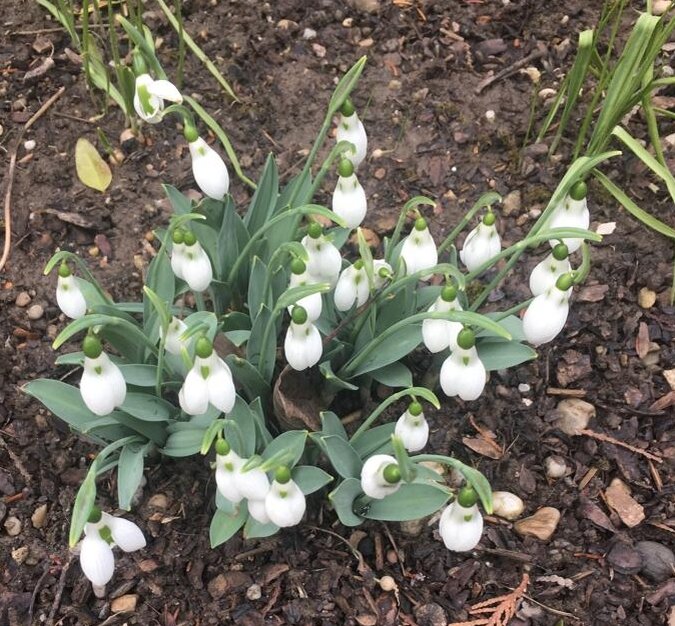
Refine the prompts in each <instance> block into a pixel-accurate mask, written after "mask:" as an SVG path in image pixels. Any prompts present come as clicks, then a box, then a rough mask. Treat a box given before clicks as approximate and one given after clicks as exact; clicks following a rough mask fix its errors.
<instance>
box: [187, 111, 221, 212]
mask: <svg viewBox="0 0 675 626" xmlns="http://www.w3.org/2000/svg"><path fill="white" fill-rule="evenodd" d="M183 134H184V135H185V139H187V142H188V148H189V149H190V156H191V157H192V175H193V176H194V178H195V182H196V183H197V186H198V187H199V189H201V191H202V193H203V194H205V195H207V196H208V197H209V198H213V199H214V200H222V199H223V198H224V197H225V194H226V193H227V192H228V190H229V188H230V175H229V174H228V172H227V165H225V161H223V159H222V157H221V156H220V155H219V154H218V153H217V152H216V151H215V150H214V149H213V148H212V147H211V146H209V144H207V143H206V142H205V141H204V140H203V139H202V138H201V137H200V136H199V135H198V133H197V129H196V128H195V127H194V126H191V125H189V124H186V125H185V131H184V133H183Z"/></svg>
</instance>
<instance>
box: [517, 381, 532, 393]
mask: <svg viewBox="0 0 675 626" xmlns="http://www.w3.org/2000/svg"><path fill="white" fill-rule="evenodd" d="M529 390H530V386H529V385H528V384H527V383H520V385H518V391H520V393H527V392H528V391H529Z"/></svg>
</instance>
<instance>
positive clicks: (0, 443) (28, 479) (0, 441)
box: [0, 435, 33, 502]
mask: <svg viewBox="0 0 675 626" xmlns="http://www.w3.org/2000/svg"><path fill="white" fill-rule="evenodd" d="M0 447H2V448H4V449H5V450H6V452H7V454H8V455H9V458H10V459H12V463H14V467H16V469H17V470H18V472H19V474H21V477H22V478H23V480H24V482H25V483H26V485H30V484H31V483H32V482H33V477H32V476H31V475H30V473H29V472H28V470H27V469H26V466H25V465H24V464H23V462H22V461H21V459H20V458H19V457H18V456H17V455H16V454H15V453H14V451H13V450H12V449H11V448H10V447H9V446H8V445H7V442H6V441H5V439H4V437H3V436H2V435H0ZM18 496H19V494H14V497H13V498H14V500H13V501H16V500H20V499H21V497H23V495H22V496H21V497H18ZM10 497H12V496H10ZM5 502H9V500H7V499H5Z"/></svg>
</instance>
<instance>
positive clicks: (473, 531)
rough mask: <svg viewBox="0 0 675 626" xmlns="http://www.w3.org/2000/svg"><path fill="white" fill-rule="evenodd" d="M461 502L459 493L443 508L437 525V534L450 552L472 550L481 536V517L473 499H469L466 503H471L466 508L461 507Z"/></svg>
mask: <svg viewBox="0 0 675 626" xmlns="http://www.w3.org/2000/svg"><path fill="white" fill-rule="evenodd" d="M461 500H462V494H461V493H460V496H459V497H458V499H457V500H455V501H454V502H452V503H451V504H449V505H448V506H447V507H446V508H445V510H444V511H443V513H442V515H441V520H440V523H439V525H438V532H439V534H440V535H441V539H443V543H444V544H445V547H446V548H447V549H448V550H452V552H468V551H469V550H473V549H474V548H475V547H476V546H477V545H478V542H479V541H480V538H481V536H482V534H483V516H482V515H481V514H480V511H479V510H478V506H477V505H476V503H475V502H476V501H475V499H474V498H469V499H468V502H471V501H472V500H473V503H472V504H470V505H468V506H462V504H460V501H461ZM468 502H465V504H467V503H468Z"/></svg>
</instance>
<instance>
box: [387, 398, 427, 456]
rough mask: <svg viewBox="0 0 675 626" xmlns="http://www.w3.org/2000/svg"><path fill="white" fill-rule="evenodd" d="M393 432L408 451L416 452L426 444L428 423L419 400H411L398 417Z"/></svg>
mask: <svg viewBox="0 0 675 626" xmlns="http://www.w3.org/2000/svg"><path fill="white" fill-rule="evenodd" d="M394 434H395V435H396V436H397V437H399V438H400V439H401V441H402V442H403V445H404V446H405V449H406V450H407V451H408V452H418V451H419V450H421V449H422V448H424V446H426V445H427V441H428V440H429V424H428V423H427V420H426V418H425V417H424V412H423V411H422V405H421V404H420V403H419V402H411V403H410V406H409V407H408V409H407V410H406V412H405V413H403V415H401V417H399V418H398V420H397V422H396V427H395V428H394Z"/></svg>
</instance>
